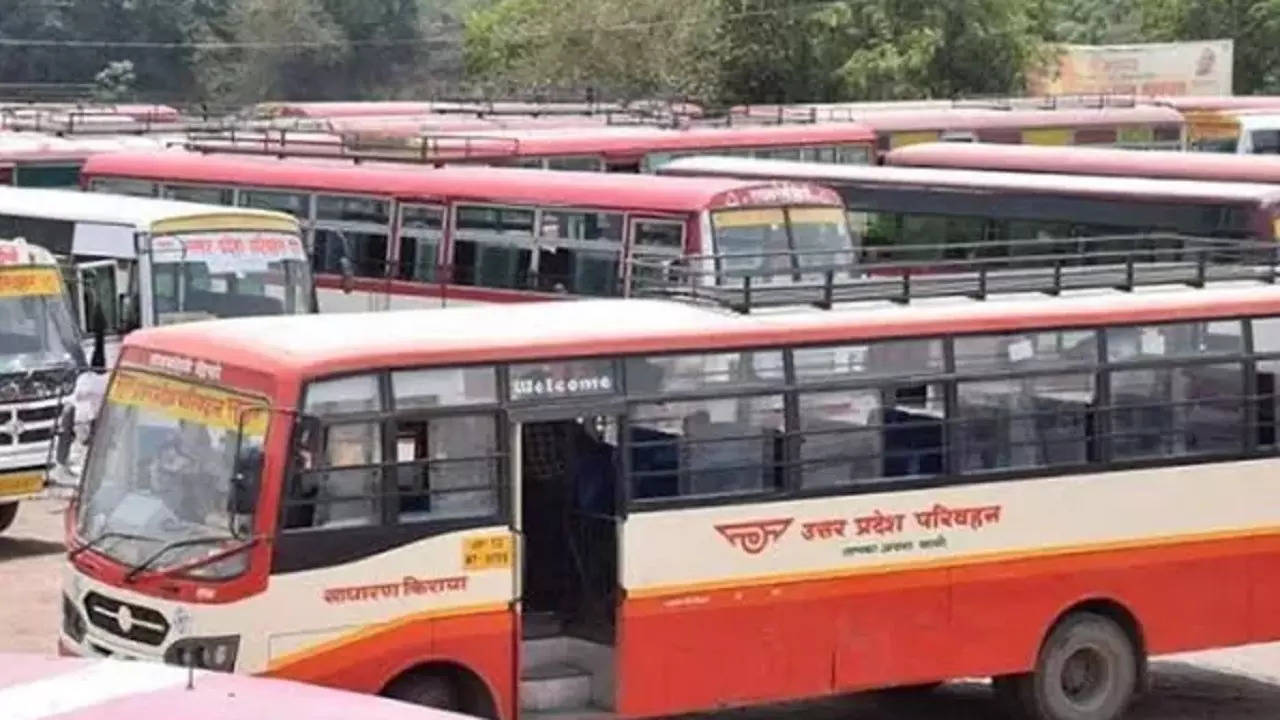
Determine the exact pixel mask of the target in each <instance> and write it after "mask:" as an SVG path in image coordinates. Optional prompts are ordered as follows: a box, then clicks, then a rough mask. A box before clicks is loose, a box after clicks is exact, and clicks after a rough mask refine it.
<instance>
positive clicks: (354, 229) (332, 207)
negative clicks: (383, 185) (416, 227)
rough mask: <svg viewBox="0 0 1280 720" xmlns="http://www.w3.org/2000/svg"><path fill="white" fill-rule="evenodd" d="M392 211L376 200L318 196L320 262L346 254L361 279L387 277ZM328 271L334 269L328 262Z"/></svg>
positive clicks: (317, 224) (386, 203)
mask: <svg viewBox="0 0 1280 720" xmlns="http://www.w3.org/2000/svg"><path fill="white" fill-rule="evenodd" d="M390 208H391V203H390V202H388V201H386V200H378V199H374V198H363V197H351V196H332V195H320V196H317V197H316V237H315V247H316V258H317V260H319V259H321V258H325V259H326V261H328V260H332V259H333V258H334V257H335V251H336V257H341V256H342V253H345V254H346V255H347V257H349V258H351V260H352V262H354V263H355V273H356V274H357V275H363V276H365V277H385V276H386V275H387V268H386V263H387V238H388V236H389V234H390V224H391V209H390ZM344 238H345V243H344V242H343V240H344ZM339 248H340V249H339ZM324 269H326V270H333V269H334V267H333V266H332V265H329V264H328V263H327V262H326V263H325V267H324Z"/></svg>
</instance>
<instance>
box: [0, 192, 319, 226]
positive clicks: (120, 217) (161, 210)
mask: <svg viewBox="0 0 1280 720" xmlns="http://www.w3.org/2000/svg"><path fill="white" fill-rule="evenodd" d="M0 215H11V216H17V217H29V218H43V219H47V220H66V221H70V222H84V223H99V224H103V225H127V226H130V227H133V228H135V229H137V230H140V231H149V230H151V228H152V226H154V225H155V224H156V223H160V222H164V221H171V220H185V219H190V218H200V217H225V216H228V215H234V216H237V217H257V218H262V219H263V220H265V221H268V222H269V223H270V224H271V225H272V226H273V227H274V226H277V225H279V224H280V223H281V222H286V223H295V224H296V221H295V220H294V219H293V218H292V217H291V216H289V215H285V214H283V213H278V212H274V211H270V210H254V209H250V208H228V207H222V206H219V205H202V204H200V203H193V202H181V201H178V200H157V199H155V198H140V197H131V196H126V195H111V194H107V193H86V192H79V191H76V190H47V189H43V188H16V187H0Z"/></svg>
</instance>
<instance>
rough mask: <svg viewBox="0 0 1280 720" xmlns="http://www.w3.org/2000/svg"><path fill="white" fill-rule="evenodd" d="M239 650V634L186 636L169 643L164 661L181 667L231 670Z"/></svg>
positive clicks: (220, 670)
mask: <svg viewBox="0 0 1280 720" xmlns="http://www.w3.org/2000/svg"><path fill="white" fill-rule="evenodd" d="M239 651H240V636H239V635H226V636H222V637H207V638H187V639H185V640H179V641H177V642H175V643H174V644H172V645H170V646H169V649H168V650H166V651H165V652H164V661H165V662H166V663H169V664H170V665H180V666H182V667H194V668H198V669H201V670H217V671H219V672H231V671H232V670H235V668H236V655H237V654H238V653H239Z"/></svg>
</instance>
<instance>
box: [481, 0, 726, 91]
mask: <svg viewBox="0 0 1280 720" xmlns="http://www.w3.org/2000/svg"><path fill="white" fill-rule="evenodd" d="M715 5H716V0H681V1H680V2H672V1H671V0H501V1H500V2H497V3H496V4H494V5H492V6H491V7H485V8H482V9H480V10H477V11H475V12H473V13H471V15H470V16H469V17H468V19H467V26H466V35H465V38H466V39H465V46H464V56H465V60H466V67H467V70H468V73H469V74H470V76H471V77H473V78H475V79H478V80H481V81H487V82H491V83H497V84H501V85H507V86H515V87H518V88H523V89H527V90H532V89H536V88H539V87H548V86H557V87H573V88H586V87H597V88H601V89H603V90H605V91H606V92H607V93H608V94H611V95H620V96H624V97H641V96H646V95H652V94H655V93H657V94H661V95H674V94H684V93H695V94H701V93H703V92H705V91H706V90H707V89H708V88H709V87H710V85H711V83H712V82H713V81H714V78H713V75H714V66H713V65H711V64H710V62H709V60H710V53H709V52H708V48H709V46H710V45H711V40H712V33H713V32H714V25H713V24H712V22H711V18H712V17H713V13H714V10H715Z"/></svg>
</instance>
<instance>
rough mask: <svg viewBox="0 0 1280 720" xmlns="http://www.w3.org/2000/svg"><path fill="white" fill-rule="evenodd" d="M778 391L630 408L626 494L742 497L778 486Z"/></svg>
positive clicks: (780, 415)
mask: <svg viewBox="0 0 1280 720" xmlns="http://www.w3.org/2000/svg"><path fill="white" fill-rule="evenodd" d="M782 409H783V401H782V396H781V395H767V396H764V397H749V398H716V399H713V400H693V401H685V402H658V403H646V404H638V405H635V406H633V407H632V409H631V414H630V422H629V424H628V428H629V432H630V436H631V437H630V440H631V442H630V448H631V465H630V468H631V483H632V496H633V497H634V498H636V499H638V500H645V499H654V498H663V497H690V496H704V497H705V496H716V495H741V494H750V493H761V492H771V491H774V490H777V489H778V488H780V487H781V485H782V472H781V465H780V462H779V461H780V459H781V457H782V444H783V437H784V432H783V411H782Z"/></svg>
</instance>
